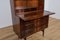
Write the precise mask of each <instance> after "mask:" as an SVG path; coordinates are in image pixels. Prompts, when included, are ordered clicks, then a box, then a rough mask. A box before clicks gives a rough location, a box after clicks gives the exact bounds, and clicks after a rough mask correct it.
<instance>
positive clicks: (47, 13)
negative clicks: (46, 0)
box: [17, 10, 55, 21]
mask: <svg viewBox="0 0 60 40" xmlns="http://www.w3.org/2000/svg"><path fill="white" fill-rule="evenodd" d="M52 14H55V13H53V12H50V11H46V10H44V12H43V13H41V14H40V15H39V14H38V15H33V16H28V17H24V16H23V15H24V14H17V16H18V17H19V18H21V19H22V20H24V21H29V20H34V19H38V18H41V17H44V16H49V15H52Z"/></svg>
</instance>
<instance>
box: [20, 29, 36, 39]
mask: <svg viewBox="0 0 60 40" xmlns="http://www.w3.org/2000/svg"><path fill="white" fill-rule="evenodd" d="M33 33H35V29H34V28H31V29H27V30H24V31H22V32H21V33H20V35H21V38H24V37H27V36H30V35H32V34H33Z"/></svg>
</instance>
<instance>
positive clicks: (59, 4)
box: [45, 0, 60, 19]
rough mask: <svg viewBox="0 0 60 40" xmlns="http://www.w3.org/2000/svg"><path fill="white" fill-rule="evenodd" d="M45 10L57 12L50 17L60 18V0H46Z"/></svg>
mask: <svg viewBox="0 0 60 40" xmlns="http://www.w3.org/2000/svg"><path fill="white" fill-rule="evenodd" d="M45 1H46V2H45V10H49V11H52V12H55V13H56V14H55V15H52V16H50V17H53V18H56V19H60V0H45Z"/></svg>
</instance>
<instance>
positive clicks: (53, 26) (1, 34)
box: [0, 18, 60, 40]
mask: <svg viewBox="0 0 60 40" xmlns="http://www.w3.org/2000/svg"><path fill="white" fill-rule="evenodd" d="M0 40H18V37H17V35H16V34H15V33H14V32H13V28H12V27H8V28H2V29H0ZM20 40H23V39H20ZM27 40H60V20H59V19H55V18H50V19H49V27H48V28H46V29H45V35H44V37H43V36H42V32H41V31H40V32H37V33H35V34H33V35H31V36H29V37H27Z"/></svg>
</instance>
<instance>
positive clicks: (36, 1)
mask: <svg viewBox="0 0 60 40" xmlns="http://www.w3.org/2000/svg"><path fill="white" fill-rule="evenodd" d="M13 2H14V11H15V12H14V13H15V17H14V18H16V17H18V19H19V25H18V26H13V30H14V32H15V33H16V34H17V35H18V37H19V38H24V39H25V40H26V37H28V36H30V35H32V34H34V33H36V32H39V31H42V32H43V35H44V29H45V28H47V27H48V21H49V15H51V14H54V13H53V12H49V11H45V10H44V0H13ZM14 20H17V19H14ZM14 20H13V22H14V23H15V21H14Z"/></svg>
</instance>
